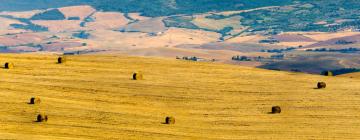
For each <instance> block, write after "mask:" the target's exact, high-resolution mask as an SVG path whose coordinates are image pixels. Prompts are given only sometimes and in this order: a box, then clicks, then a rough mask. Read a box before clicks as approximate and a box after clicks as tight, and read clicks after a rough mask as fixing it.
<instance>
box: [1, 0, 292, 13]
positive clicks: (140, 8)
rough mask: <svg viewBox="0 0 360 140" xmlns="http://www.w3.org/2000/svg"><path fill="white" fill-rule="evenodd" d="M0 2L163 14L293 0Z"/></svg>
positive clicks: (15, 7)
mask: <svg viewBox="0 0 360 140" xmlns="http://www.w3.org/2000/svg"><path fill="white" fill-rule="evenodd" d="M0 3H1V5H0V11H24V10H33V9H46V8H57V7H62V6H69V5H79V4H89V5H92V6H94V7H96V8H97V9H98V10H104V11H121V12H141V13H142V14H143V15H146V16H164V15H174V14H193V13H202V12H209V11H228V10H243V9H251V8H257V7H263V6H273V5H287V4H291V3H292V0H262V1H253V0H230V1H215V0H195V1H194V0H181V1H176V0H152V1H147V0H32V1H28V0H11V1H9V0H0Z"/></svg>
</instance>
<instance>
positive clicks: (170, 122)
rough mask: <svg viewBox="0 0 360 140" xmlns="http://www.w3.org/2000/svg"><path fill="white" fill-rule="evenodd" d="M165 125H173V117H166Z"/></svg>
mask: <svg viewBox="0 0 360 140" xmlns="http://www.w3.org/2000/svg"><path fill="white" fill-rule="evenodd" d="M165 124H175V118H174V117H166V118H165Z"/></svg>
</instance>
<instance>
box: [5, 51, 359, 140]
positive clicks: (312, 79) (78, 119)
mask: <svg viewBox="0 0 360 140" xmlns="http://www.w3.org/2000/svg"><path fill="white" fill-rule="evenodd" d="M56 58H57V56H56V55H24V54H22V55H20V54H19V55H18V54H16V55H15V54H1V55H0V63H5V62H2V61H3V60H7V61H10V62H14V63H15V64H16V66H17V67H16V69H13V70H11V71H8V70H4V69H3V70H2V71H1V72H0V73H1V77H2V78H0V82H1V84H0V88H1V93H0V106H1V108H0V138H4V137H6V138H7V139H29V138H30V139H32V138H33V139H35V138H39V139H99V140H100V139H101V140H102V139H259V140H263V139H274V140H279V139H286V140H291V139H301V140H303V139H354V140H355V139H358V138H359V136H360V132H359V131H358V130H360V125H359V124H360V119H359V118H360V113H359V108H360V96H359V91H360V86H359V83H360V80H357V79H350V78H342V77H326V76H316V75H306V74H300V73H285V72H276V71H267V70H260V69H255V68H246V67H238V66H232V65H222V64H209V63H199V62H188V61H180V60H169V59H158V58H139V57H124V56H110V55H101V56H100V55H98V56H91V55H84V56H70V57H68V58H67V59H68V61H67V63H66V64H64V65H58V64H56V63H54V60H56ZM135 70H136V71H142V72H143V73H146V79H145V80H141V81H134V80H132V79H131V78H130V77H129V75H131V74H132V72H133V71H135ZM318 81H324V82H326V83H327V84H328V85H329V86H328V87H327V88H326V89H323V90H316V89H314V88H315V86H316V83H317V82H318ZM331 85H336V86H331ZM32 96H35V97H41V99H42V100H46V102H43V103H42V104H41V105H40V106H30V105H27V104H26V103H24V101H27V100H28V97H32ZM274 105H278V106H281V108H282V109H283V110H286V111H283V112H282V113H281V114H277V115H272V114H268V113H269V111H270V109H271V107H272V106H274ZM40 112H46V114H47V115H48V116H50V120H49V121H48V122H46V123H37V122H34V119H35V118H34V117H35V116H36V115H38V114H39V113H40ZM169 114H171V115H173V116H174V117H176V124H175V125H165V124H163V122H164V116H167V115H169Z"/></svg>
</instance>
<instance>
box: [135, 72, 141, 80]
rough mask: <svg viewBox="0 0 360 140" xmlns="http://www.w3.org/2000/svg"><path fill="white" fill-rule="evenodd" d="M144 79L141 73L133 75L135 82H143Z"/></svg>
mask: <svg viewBox="0 0 360 140" xmlns="http://www.w3.org/2000/svg"><path fill="white" fill-rule="evenodd" d="M142 79H143V74H141V73H140V72H135V73H134V74H133V80H142Z"/></svg>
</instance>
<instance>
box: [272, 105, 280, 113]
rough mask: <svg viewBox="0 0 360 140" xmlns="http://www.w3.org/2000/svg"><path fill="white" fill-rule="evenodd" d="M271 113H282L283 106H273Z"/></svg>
mask: <svg viewBox="0 0 360 140" xmlns="http://www.w3.org/2000/svg"><path fill="white" fill-rule="evenodd" d="M271 113H272V114H279V113H281V108H280V106H273V107H272V108H271Z"/></svg>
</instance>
